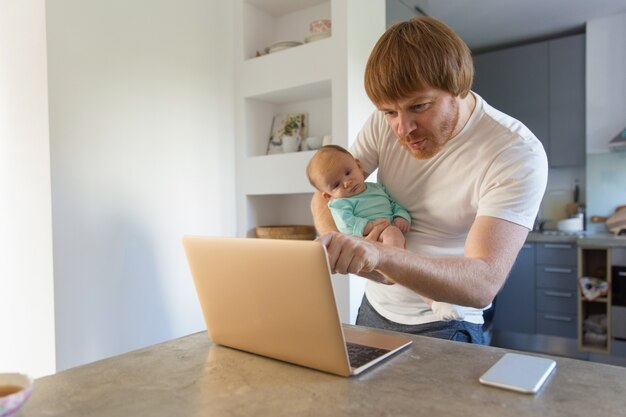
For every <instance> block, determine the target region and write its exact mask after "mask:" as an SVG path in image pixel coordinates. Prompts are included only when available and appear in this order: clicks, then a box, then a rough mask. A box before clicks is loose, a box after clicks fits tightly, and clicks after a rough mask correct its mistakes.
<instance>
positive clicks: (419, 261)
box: [320, 216, 528, 308]
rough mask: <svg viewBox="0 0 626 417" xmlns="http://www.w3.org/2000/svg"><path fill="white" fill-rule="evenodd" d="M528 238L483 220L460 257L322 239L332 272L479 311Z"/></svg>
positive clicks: (495, 220) (504, 223)
mask: <svg viewBox="0 0 626 417" xmlns="http://www.w3.org/2000/svg"><path fill="white" fill-rule="evenodd" d="M527 235H528V230H527V229H526V228H525V227H523V226H520V225H517V224H514V223H511V222H508V221H506V220H502V219H498V218H495V217H486V216H481V217H478V218H477V219H476V221H475V222H474V224H473V225H472V228H471V229H470V232H469V234H468V237H467V241H466V243H465V253H464V255H463V256H462V257H461V256H458V257H446V258H427V257H422V256H418V255H416V254H414V253H412V252H410V251H407V250H403V249H399V248H394V247H390V246H383V245H381V244H378V243H375V242H370V241H368V240H365V239H358V238H353V237H350V236H345V235H340V234H334V233H331V234H327V235H324V236H322V237H321V238H320V241H321V242H322V243H323V244H324V245H325V246H326V248H327V251H328V256H329V262H330V266H331V269H332V270H333V271H335V272H338V273H344V274H345V273H348V272H349V273H353V274H357V275H365V276H367V275H370V274H371V273H373V272H374V273H375V272H379V273H382V274H383V275H385V276H387V277H389V278H390V279H392V280H393V281H395V282H396V283H398V284H401V285H403V286H405V287H407V288H410V289H412V290H413V291H415V292H417V293H418V294H420V295H423V296H425V297H428V298H431V299H434V300H437V301H442V302H448V303H453V304H459V305H464V306H468V307H475V308H483V307H485V306H487V305H488V304H489V303H491V301H492V300H493V298H494V297H495V296H496V294H497V293H498V291H499V290H500V288H501V287H502V285H503V284H504V281H505V280H506V277H507V275H508V273H509V271H510V270H511V267H512V266H513V263H514V262H515V259H516V257H517V253H518V252H519V250H520V249H521V247H522V245H523V244H524V241H525V239H526V236H527Z"/></svg>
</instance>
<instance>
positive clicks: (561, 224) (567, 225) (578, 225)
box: [556, 217, 583, 233]
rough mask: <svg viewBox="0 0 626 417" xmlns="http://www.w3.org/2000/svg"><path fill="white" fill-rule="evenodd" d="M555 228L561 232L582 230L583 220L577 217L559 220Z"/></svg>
mask: <svg viewBox="0 0 626 417" xmlns="http://www.w3.org/2000/svg"><path fill="white" fill-rule="evenodd" d="M556 228H557V230H559V231H561V232H573V233H575V232H582V230H583V221H582V219H581V218H579V217H572V218H571V219H565V220H559V221H558V222H557V224H556Z"/></svg>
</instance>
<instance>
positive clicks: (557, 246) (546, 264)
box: [535, 242, 578, 339]
mask: <svg viewBox="0 0 626 417" xmlns="http://www.w3.org/2000/svg"><path fill="white" fill-rule="evenodd" d="M536 245H537V249H536V250H537V253H536V257H537V265H536V270H535V271H536V293H535V294H536V298H535V302H536V307H537V311H536V330H537V333H538V334H546V335H554V336H561V337H567V338H571V339H575V338H576V334H577V332H576V323H577V320H576V314H577V297H576V294H577V282H578V280H577V277H576V266H577V250H576V243H562V242H559V243H556V242H555V243H538V244H536Z"/></svg>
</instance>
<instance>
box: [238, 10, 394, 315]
mask: <svg viewBox="0 0 626 417" xmlns="http://www.w3.org/2000/svg"><path fill="white" fill-rule="evenodd" d="M319 19H330V20H331V22H332V23H331V26H332V28H331V32H332V33H331V36H329V37H326V38H324V39H320V40H317V41H315V42H310V43H305V42H304V40H305V38H306V37H307V36H309V35H311V33H310V30H309V24H310V23H311V22H312V21H314V20H319ZM234 23H235V25H234V31H235V47H234V50H235V51H236V53H235V55H234V59H235V103H234V105H235V120H234V123H235V163H236V174H237V175H236V198H237V234H238V235H239V236H247V237H253V236H254V235H255V233H254V230H255V228H256V226H263V225H287V224H313V220H312V215H311V212H310V201H311V197H312V195H313V191H314V190H313V187H312V186H311V185H310V184H309V182H308V180H307V178H306V172H305V171H306V165H307V164H308V162H309V160H310V158H311V157H312V156H313V151H310V150H307V149H304V150H300V151H298V152H291V153H271V154H269V155H268V154H267V150H268V143H269V139H270V135H271V129H272V122H273V119H274V116H276V115H285V114H293V113H306V115H307V121H306V122H307V132H306V136H316V137H323V136H325V135H330V136H331V137H332V142H333V143H335V144H338V145H341V146H344V147H348V146H349V143H350V142H351V140H353V139H354V138H355V137H356V134H357V133H358V131H359V130H360V128H361V126H362V125H363V123H364V122H365V120H366V119H367V118H368V117H369V116H370V114H371V112H372V111H374V107H373V105H371V103H370V102H369V99H368V98H367V95H366V94H365V92H364V88H363V74H364V71H365V64H366V62H367V58H368V56H369V53H370V51H371V49H372V48H373V46H374V44H375V43H376V41H377V40H378V38H379V36H380V35H381V34H382V33H383V32H384V30H385V27H386V22H385V0H368V1H362V0H236V3H235V19H234ZM278 41H297V42H302V45H298V46H294V47H290V48H287V49H283V50H280V51H277V52H273V53H270V54H265V55H261V56H257V51H259V52H264V51H265V48H267V47H269V46H270V45H272V44H273V43H275V42H278ZM302 139H305V137H302ZM273 151H276V150H275V149H273ZM352 282H353V281H352V280H348V279H347V278H345V277H343V278H340V279H338V280H335V279H334V284H335V285H334V287H335V296H336V298H337V302H338V308H339V312H340V316H341V319H342V320H343V321H344V322H354V317H355V314H356V309H355V306H356V303H358V302H359V301H360V297H358V296H355V294H352V293H351V290H352ZM361 288H362V286H361ZM355 300H357V301H355Z"/></svg>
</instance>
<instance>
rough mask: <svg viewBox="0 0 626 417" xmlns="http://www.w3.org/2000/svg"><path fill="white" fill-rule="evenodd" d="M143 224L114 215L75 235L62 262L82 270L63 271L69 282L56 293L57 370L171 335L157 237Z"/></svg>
mask: <svg viewBox="0 0 626 417" xmlns="http://www.w3.org/2000/svg"><path fill="white" fill-rule="evenodd" d="M74 220H76V219H74ZM78 224H80V223H78ZM83 224H86V222H85V223H83ZM141 225H142V222H141V221H133V220H132V219H130V218H128V217H125V216H124V215H123V214H122V215H120V214H117V215H113V216H111V217H110V218H109V220H108V221H107V220H106V218H105V217H103V219H102V222H99V223H98V224H97V225H96V227H95V229H93V230H84V229H83V230H79V231H78V234H77V235H76V236H75V240H74V245H72V246H73V247H75V248H77V250H76V253H75V254H71V256H72V257H73V259H66V260H65V264H66V265H72V266H71V267H70V268H75V267H82V270H81V271H76V270H74V271H73V273H71V274H68V275H67V276H66V278H67V280H66V281H71V282H72V283H71V284H70V283H67V284H65V285H64V287H63V288H64V291H63V292H62V293H61V294H60V296H61V297H60V298H57V302H61V303H62V305H60V306H57V311H60V312H63V313H61V314H57V329H58V330H59V331H58V334H57V368H58V370H59V371H60V370H63V369H66V368H69V367H73V366H77V365H80V364H83V363H88V362H92V361H94V360H99V359H102V358H104V357H110V356H113V355H117V354H120V353H123V352H127V351H130V350H134V349H138V348H141V347H144V346H146V345H149V344H153V343H156V342H161V341H163V340H165V339H167V338H168V337H169V335H170V334H171V323H170V322H169V319H168V315H167V309H166V303H165V299H166V297H165V294H164V293H163V291H164V290H163V285H162V280H163V277H162V276H161V275H160V274H159V267H158V265H157V263H158V259H157V257H156V253H157V252H158V251H157V250H156V249H155V248H154V247H153V245H154V242H155V241H156V240H155V239H154V238H153V237H152V236H150V234H149V233H148V231H147V230H144V229H143V228H142V227H140V226H141ZM74 265H76V266H74Z"/></svg>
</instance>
